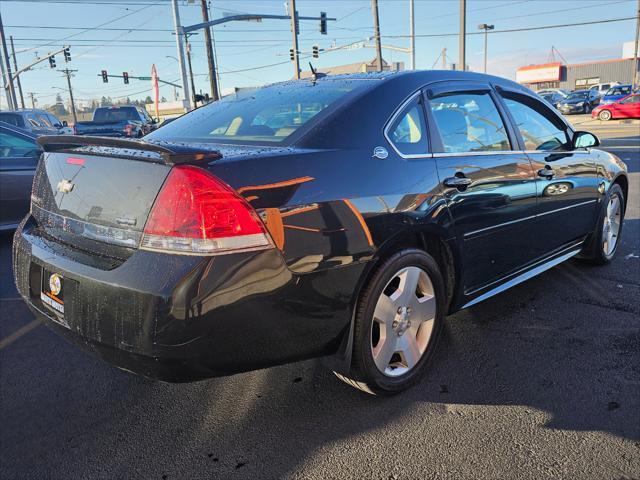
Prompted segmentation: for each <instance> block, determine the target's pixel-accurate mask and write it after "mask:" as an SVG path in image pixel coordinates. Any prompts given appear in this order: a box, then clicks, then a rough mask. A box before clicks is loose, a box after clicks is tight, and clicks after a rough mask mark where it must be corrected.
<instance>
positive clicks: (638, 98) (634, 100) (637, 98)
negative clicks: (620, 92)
mask: <svg viewBox="0 0 640 480" xmlns="http://www.w3.org/2000/svg"><path fill="white" fill-rule="evenodd" d="M620 103H640V95H631V96H629V97H627V98H625V99H624V100H621V101H620Z"/></svg>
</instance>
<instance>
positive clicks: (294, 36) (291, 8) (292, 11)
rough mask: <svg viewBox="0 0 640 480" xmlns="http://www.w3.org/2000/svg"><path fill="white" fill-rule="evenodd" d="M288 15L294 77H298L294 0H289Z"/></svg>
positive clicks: (296, 26) (296, 22)
mask: <svg viewBox="0 0 640 480" xmlns="http://www.w3.org/2000/svg"><path fill="white" fill-rule="evenodd" d="M289 15H291V33H292V34H293V70H294V77H295V78H297V79H298V80H299V79H300V57H299V56H298V53H299V52H298V12H297V11H296V0H289Z"/></svg>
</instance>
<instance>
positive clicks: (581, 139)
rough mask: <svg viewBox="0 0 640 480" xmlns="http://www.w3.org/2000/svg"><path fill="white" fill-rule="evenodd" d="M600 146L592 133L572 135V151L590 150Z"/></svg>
mask: <svg viewBox="0 0 640 480" xmlns="http://www.w3.org/2000/svg"><path fill="white" fill-rule="evenodd" d="M598 145H600V140H598V137H596V136H595V135H594V134H593V133H589V132H575V133H574V134H573V149H574V150H575V149H578V148H590V147H597V146H598Z"/></svg>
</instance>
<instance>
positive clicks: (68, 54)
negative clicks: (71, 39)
mask: <svg viewBox="0 0 640 480" xmlns="http://www.w3.org/2000/svg"><path fill="white" fill-rule="evenodd" d="M64 61H65V62H70V61H71V51H70V50H69V47H67V48H65V49H64Z"/></svg>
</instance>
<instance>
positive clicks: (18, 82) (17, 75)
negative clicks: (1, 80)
mask: <svg viewBox="0 0 640 480" xmlns="http://www.w3.org/2000/svg"><path fill="white" fill-rule="evenodd" d="M9 42H10V43H11V56H12V57H13V68H15V69H16V83H17V84H18V93H19V94H20V105H22V108H24V96H23V95H22V85H21V84H20V75H19V74H18V73H17V72H18V62H17V60H16V49H15V48H14V47H13V37H12V36H9Z"/></svg>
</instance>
